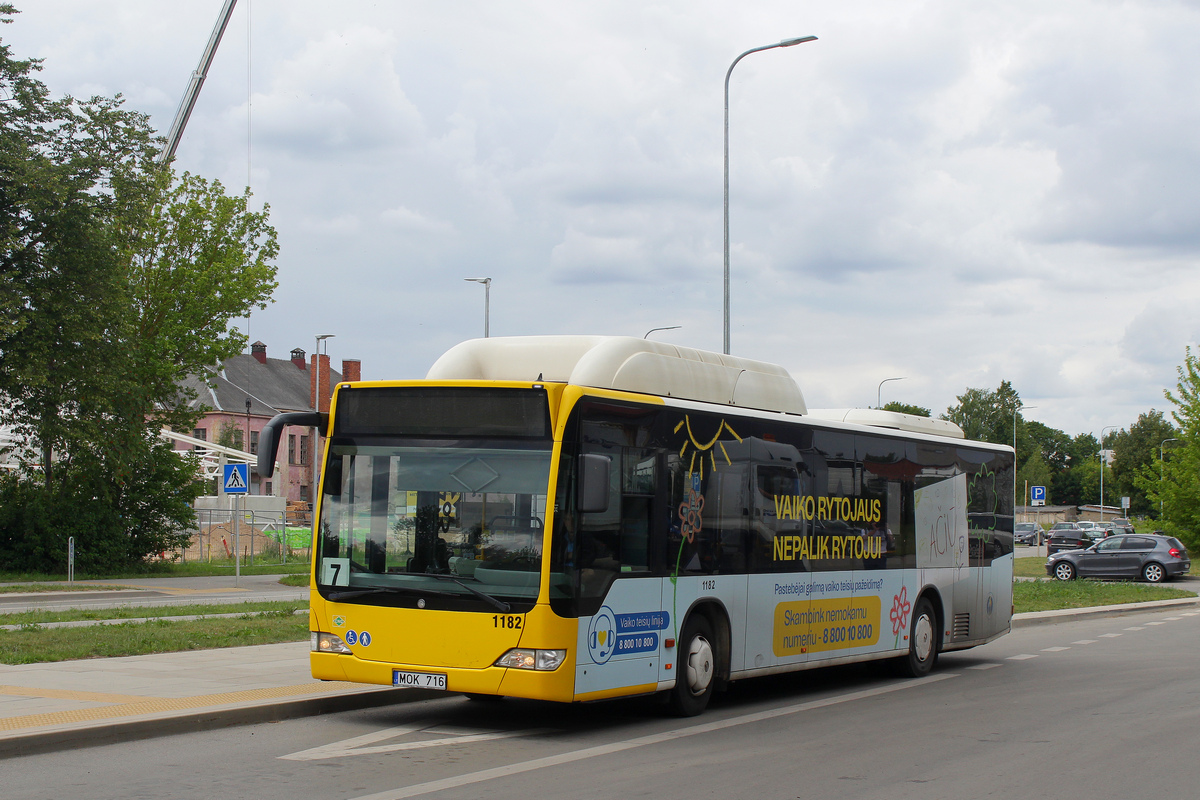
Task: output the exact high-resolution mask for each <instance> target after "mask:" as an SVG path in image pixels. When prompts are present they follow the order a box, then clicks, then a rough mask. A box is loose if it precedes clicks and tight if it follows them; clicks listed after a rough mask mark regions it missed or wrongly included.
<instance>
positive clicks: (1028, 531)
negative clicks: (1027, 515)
mask: <svg viewBox="0 0 1200 800" xmlns="http://www.w3.org/2000/svg"><path fill="white" fill-rule="evenodd" d="M1042 538H1043V532H1042V526H1041V525H1038V524H1037V523H1036V522H1018V523H1016V524H1015V525H1013V544H1027V545H1031V546H1033V545H1039V544H1041V543H1042Z"/></svg>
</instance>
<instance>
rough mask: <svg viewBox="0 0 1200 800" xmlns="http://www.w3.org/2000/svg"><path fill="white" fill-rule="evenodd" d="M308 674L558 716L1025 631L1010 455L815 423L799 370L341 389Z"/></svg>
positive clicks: (843, 420)
mask: <svg viewBox="0 0 1200 800" xmlns="http://www.w3.org/2000/svg"><path fill="white" fill-rule="evenodd" d="M286 424H292V425H316V426H320V427H321V428H322V429H323V430H324V433H325V435H326V436H327V439H328V442H327V445H326V450H325V453H324V458H323V462H322V473H321V474H322V478H321V483H320V486H321V491H320V495H319V498H318V502H317V507H316V509H315V525H314V527H315V530H314V539H313V569H312V577H311V580H312V600H311V612H310V627H311V632H312V634H311V635H312V642H311V644H312V654H311V661H312V673H313V676H314V677H316V678H321V679H325V680H343V681H357V682H362V683H372V684H382V685H390V686H403V687H422V688H426V689H437V690H446V691H452V692H462V693H464V694H466V695H467V696H469V697H472V698H482V697H503V696H511V697H526V698H537V699H544V700H556V701H562V702H583V701H592V700H600V699H604V698H613V697H623V696H631V695H642V694H651V693H663V694H664V695H666V697H667V698H668V699H669V701H670V704H671V706H672V707H673V708H674V709H675V710H676V711H677V712H678V713H680V714H685V715H691V714H697V713H700V712H701V711H702V710H703V709H704V708H705V707H706V705H707V704H708V701H709V699H710V697H711V696H712V693H713V692H714V691H715V690H718V689H721V688H723V687H725V686H726V685H728V684H729V683H730V682H731V681H736V680H742V679H746V678H752V677H755V676H760V675H769V674H773V673H780V672H787V671H794V670H802V669H808V668H812V667H822V666H829V665H833V664H841V663H849V662H857V661H865V660H874V659H895V661H896V663H897V665H898V666H899V667H901V669H902V670H903V671H905V672H907V673H908V674H911V675H914V676H921V675H924V674H926V673H928V672H929V671H930V670H931V669H932V668H933V667H934V664H935V662H936V660H937V657H938V654H939V652H945V651H949V650H959V649H963V648H967V647H973V646H975V645H979V644H982V643H984V642H987V641H990V640H992V639H994V638H996V637H998V636H1000V635H1002V634H1004V633H1006V632H1007V631H1008V630H1009V629H1010V627H1011V618H1012V566H1013V564H1012V559H1013V548H1012V523H1013V502H1014V493H1013V474H1014V466H1013V451H1012V449H1011V448H1008V447H1004V446H999V445H992V444H986V443H979V442H968V441H966V440H964V439H963V437H962V432H961V430H959V429H958V428H957V426H954V425H953V424H951V423H949V422H945V421H941V420H932V419H927V418H921V417H914V416H910V415H905V414H894V413H890V412H884V411H878V410H869V409H858V410H841V411H813V410H809V409H808V408H807V407H806V406H805V403H804V398H803V395H802V394H801V392H800V389H799V387H798V386H797V385H796V382H795V381H794V380H793V379H792V378H791V376H790V375H788V373H787V372H786V370H784V369H783V368H781V367H778V366H775V365H771V364H765V363H762V362H757V361H751V360H748V359H743V358H735V357H731V356H725V355H719V354H716V353H709V352H703V351H697V350H690V349H688V348H683V347H676V346H672V345H667V344H661V343H656V342H649V341H645V340H642V339H633V338H625V337H590V336H562V337H558V336H544V337H513V338H493V339H478V340H473V341H468V342H464V343H462V344H460V345H458V346H457V347H455V348H453V349H451V350H450V351H448V352H447V353H446V354H445V355H443V356H442V357H441V358H440V359H439V360H438V361H437V363H435V364H434V366H433V367H432V368H431V369H430V371H429V373H428V375H427V376H426V378H425V379H424V380H417V381H394V382H391V381H387V382H384V381H363V382H355V383H342V384H339V385H338V386H337V388H336V390H335V394H334V398H333V403H332V406H331V411H330V413H329V414H328V415H325V414H321V415H317V414H284V415H280V416H279V417H276V418H275V419H274V420H272V422H271V424H270V425H269V426H268V429H267V430H264V432H263V434H262V447H261V449H260V454H259V472H260V474H262V475H266V476H269V475H270V473H271V470H272V467H273V462H274V458H275V451H276V448H277V446H278V441H277V440H278V436H277V434H278V432H279V430H280V428H281V427H282V426H283V425H286Z"/></svg>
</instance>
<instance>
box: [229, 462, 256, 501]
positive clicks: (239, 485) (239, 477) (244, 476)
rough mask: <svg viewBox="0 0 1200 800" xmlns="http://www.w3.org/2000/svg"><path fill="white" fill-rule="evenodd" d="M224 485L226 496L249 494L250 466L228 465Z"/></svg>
mask: <svg viewBox="0 0 1200 800" xmlns="http://www.w3.org/2000/svg"><path fill="white" fill-rule="evenodd" d="M223 483H224V485H225V494H249V493H250V465H249V464H226V465H225V478H224V481H223Z"/></svg>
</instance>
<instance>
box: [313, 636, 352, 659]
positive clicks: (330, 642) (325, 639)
mask: <svg viewBox="0 0 1200 800" xmlns="http://www.w3.org/2000/svg"><path fill="white" fill-rule="evenodd" d="M308 649H309V650H312V651H313V652H314V653H341V654H342V655H351V654H352V653H353V652H354V651H353V650H351V649H350V648H349V647H347V646H346V643H345V642H343V641H342V640H341V638H340V637H338V636H335V635H334V634H332V633H320V632H318V631H309V632H308Z"/></svg>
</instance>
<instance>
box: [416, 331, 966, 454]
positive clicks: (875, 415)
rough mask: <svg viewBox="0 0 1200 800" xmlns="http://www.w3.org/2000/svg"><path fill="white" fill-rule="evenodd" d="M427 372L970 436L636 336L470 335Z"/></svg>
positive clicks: (765, 369)
mask: <svg viewBox="0 0 1200 800" xmlns="http://www.w3.org/2000/svg"><path fill="white" fill-rule="evenodd" d="M425 378H426V380H432V381H448V380H467V381H521V382H525V381H529V382H535V381H546V382H550V383H569V384H574V385H575V386H588V387H592V388H596V389H614V390H618V391H625V392H636V393H638V394H648V395H654V396H657V397H676V398H681V399H684V400H694V401H698V402H702V403H719V404H721V405H728V406H737V407H740V408H752V409H759V410H762V411H776V412H783V413H787V414H805V415H808V416H810V417H812V418H814V419H822V420H831V421H835V422H847V423H851V424H855V425H866V426H869V427H875V428H891V429H893V430H897V431H905V432H909V433H924V434H928V435H933V436H946V437H949V438H954V439H962V438H964V436H963V432H962V429H961V428H959V427H958V426H957V425H955V424H954V423H953V422H948V421H946V420H940V419H931V418H929V417H918V416H916V415H913V414H901V413H897V412H894V411H884V410H882V409H872V408H850V409H814V410H811V411H810V410H809V409H808V407H807V406H806V405H805V403H804V395H803V394H802V393H801V392H800V387H799V386H798V385H797V384H796V381H795V380H793V379H792V376H791V375H790V374H788V371H787V370H786V369H784V368H783V367H781V366H778V365H776V364H768V363H767V362H765V361H754V360H752V359H748V358H739V357H737V356H727V355H722V354H720V353H712V352H709V351H706V350H694V349H692V348H690V347H679V346H678V345H673V344H666V343H663V342H653V341H649V340H647V339H637V338H634V337H632V336H498V337H494V338H488V339H470V340H468V341H465V342H462V343H461V344H458V345H455V346H454V347H452V348H450V349H449V350H447V351H446V352H445V353H444V354H443V355H442V357H441V358H439V359H438V360H437V361H436V362H434V365H433V366H432V367H430V368H429V372H428V374H426V376H425Z"/></svg>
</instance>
